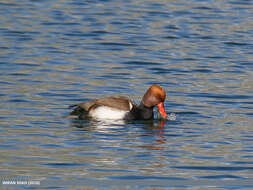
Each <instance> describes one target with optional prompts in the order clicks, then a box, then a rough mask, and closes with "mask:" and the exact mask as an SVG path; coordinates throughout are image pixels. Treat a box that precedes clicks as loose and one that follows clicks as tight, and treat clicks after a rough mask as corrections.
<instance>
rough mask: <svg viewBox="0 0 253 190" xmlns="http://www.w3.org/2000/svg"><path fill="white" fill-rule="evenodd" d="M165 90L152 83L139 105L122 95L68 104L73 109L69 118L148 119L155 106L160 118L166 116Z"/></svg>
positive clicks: (152, 113) (151, 117)
mask: <svg viewBox="0 0 253 190" xmlns="http://www.w3.org/2000/svg"><path fill="white" fill-rule="evenodd" d="M165 98H166V92H165V90H164V89H163V88H162V87H161V86H159V85H152V86H150V88H149V89H148V90H147V91H146V93H145V94H144V96H143V97H142V100H141V102H140V104H139V105H136V104H135V103H134V102H133V101H132V100H130V99H128V98H127V97H124V96H110V97H106V98H100V99H94V100H91V101H88V102H84V103H79V104H75V105H72V106H70V108H74V110H73V111H72V112H71V113H70V117H71V118H79V119H84V118H87V117H91V118H94V119H98V120H107V119H112V120H118V119H125V120H149V119H153V117H154V112H153V108H154V107H155V106H157V108H158V111H159V113H160V115H161V116H162V118H164V119H165V118H167V114H166V112H165V109H164V101H165Z"/></svg>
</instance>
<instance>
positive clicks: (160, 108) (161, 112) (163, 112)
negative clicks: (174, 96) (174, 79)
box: [157, 102, 168, 119]
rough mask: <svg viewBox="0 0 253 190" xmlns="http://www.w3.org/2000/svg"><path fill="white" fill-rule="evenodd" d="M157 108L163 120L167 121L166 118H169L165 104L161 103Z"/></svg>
mask: <svg viewBox="0 0 253 190" xmlns="http://www.w3.org/2000/svg"><path fill="white" fill-rule="evenodd" d="M157 108H158V112H159V114H160V116H161V117H162V118H163V119H166V118H167V117H168V115H167V113H166V111H165V109H164V104H163V102H161V103H159V104H158V105H157Z"/></svg>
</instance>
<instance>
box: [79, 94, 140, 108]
mask: <svg viewBox="0 0 253 190" xmlns="http://www.w3.org/2000/svg"><path fill="white" fill-rule="evenodd" d="M130 103H131V104H132V105H135V104H134V103H133V102H132V101H131V100H129V99H128V98H127V97H124V96H110V97H107V98H101V99H95V100H92V101H90V102H84V103H80V104H78V106H79V107H81V108H83V109H85V110H86V111H89V109H90V108H91V107H93V108H94V107H98V106H108V107H112V108H115V109H120V110H124V111H130V110H131V108H132V107H131V106H130Z"/></svg>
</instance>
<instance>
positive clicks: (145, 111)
mask: <svg viewBox="0 0 253 190" xmlns="http://www.w3.org/2000/svg"><path fill="white" fill-rule="evenodd" d="M128 117H129V119H140V120H147V119H153V117H154V112H153V107H146V106H145V105H144V104H143V103H142V102H141V103H140V105H138V106H136V107H134V108H133V109H132V110H131V111H130V113H129V115H128Z"/></svg>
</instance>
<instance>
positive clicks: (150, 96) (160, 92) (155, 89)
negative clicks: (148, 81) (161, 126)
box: [142, 85, 167, 118]
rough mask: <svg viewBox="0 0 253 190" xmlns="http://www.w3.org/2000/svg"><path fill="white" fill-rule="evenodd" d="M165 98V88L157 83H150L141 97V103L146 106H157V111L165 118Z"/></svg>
mask: <svg viewBox="0 0 253 190" xmlns="http://www.w3.org/2000/svg"><path fill="white" fill-rule="evenodd" d="M165 98H166V92H165V90H164V89H163V88H162V87H161V86H159V85H152V86H151V87H150V88H149V89H148V90H147V92H146V93H145V94H144V96H143V98H142V103H143V105H144V106H146V107H151V108H152V107H154V106H157V108H158V111H159V113H160V114H161V116H162V117H163V118H167V114H166V112H165V109H164V101H165Z"/></svg>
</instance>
